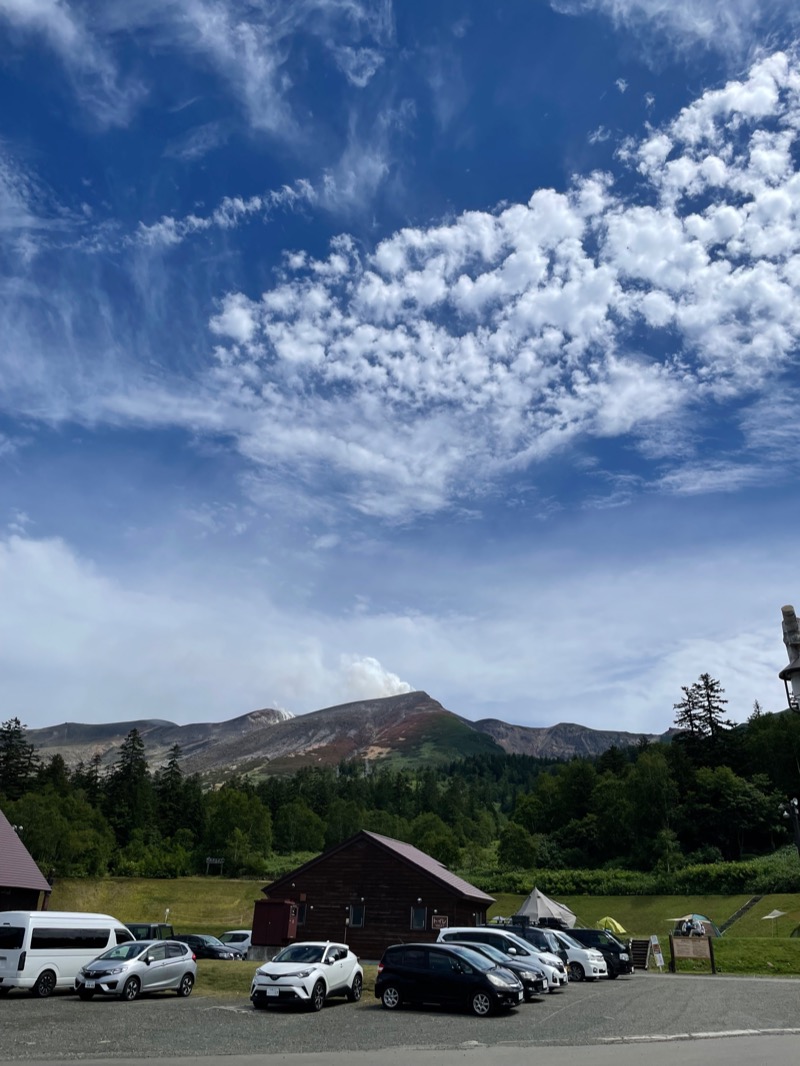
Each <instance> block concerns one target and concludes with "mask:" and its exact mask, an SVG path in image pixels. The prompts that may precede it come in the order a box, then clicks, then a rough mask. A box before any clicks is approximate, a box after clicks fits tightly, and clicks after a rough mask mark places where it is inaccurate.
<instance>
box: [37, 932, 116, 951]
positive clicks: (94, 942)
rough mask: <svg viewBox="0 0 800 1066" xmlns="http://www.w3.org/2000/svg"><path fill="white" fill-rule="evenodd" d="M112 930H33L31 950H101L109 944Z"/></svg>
mask: <svg viewBox="0 0 800 1066" xmlns="http://www.w3.org/2000/svg"><path fill="white" fill-rule="evenodd" d="M110 933H111V930H110V929H67V928H64V929H58V928H56V927H53V928H51V929H43V928H41V927H40V928H38V929H33V930H32V932H31V950H33V951H54V950H59V951H70V950H72V951H75V950H78V951H80V950H83V949H87V950H94V949H95V948H97V950H98V951H99V950H101V949H102V948H104V947H105V946H106V945H107V944H108V937H109V935H110Z"/></svg>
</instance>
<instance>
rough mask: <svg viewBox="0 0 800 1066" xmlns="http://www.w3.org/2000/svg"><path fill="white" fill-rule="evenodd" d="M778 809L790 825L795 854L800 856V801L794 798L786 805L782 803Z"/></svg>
mask: <svg viewBox="0 0 800 1066" xmlns="http://www.w3.org/2000/svg"><path fill="white" fill-rule="evenodd" d="M778 809H779V810H780V812H781V814H782V815H783V817H784V818H787V819H788V820H789V821H790V822H791V823H792V836H793V837H794V843H795V847H796V848H797V854H798V855H800V800H798V798H797V796H795V797H794V798H793V799H790V800H789V802H788V803H782V804H781V805H780V807H779V808H778Z"/></svg>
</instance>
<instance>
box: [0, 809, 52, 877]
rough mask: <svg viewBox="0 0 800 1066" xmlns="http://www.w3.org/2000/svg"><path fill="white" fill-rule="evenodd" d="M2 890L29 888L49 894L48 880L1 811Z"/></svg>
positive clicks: (0, 858)
mask: <svg viewBox="0 0 800 1066" xmlns="http://www.w3.org/2000/svg"><path fill="white" fill-rule="evenodd" d="M0 888H28V889H32V890H33V891H34V892H49V891H50V885H49V883H48V881H47V878H46V877H45V876H44V874H43V873H42V871H41V870H40V869H39V867H38V866H37V865H36V863H35V862H34V861H33V858H32V857H31V853H30V852H29V851H28V849H27V848H26V847H25V845H24V844H23V843H22V841H21V840H20V838H19V837H18V836H17V831H16V830H15V829H14V826H13V825H12V824H11V822H9V820H8V818H6V816H5V815H4V814H3V812H2V811H0Z"/></svg>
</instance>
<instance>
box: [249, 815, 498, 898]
mask: <svg viewBox="0 0 800 1066" xmlns="http://www.w3.org/2000/svg"><path fill="white" fill-rule="evenodd" d="M359 838H366V839H367V840H369V841H371V842H372V843H373V844H377V846H378V847H380V848H383V849H384V850H386V851H389V852H391V853H392V854H393V855H395V856H396V857H397V858H398V859H400V860H401V861H402V862H405V863H408V864H409V865H410V866H416V867H417V868H418V869H419V870H421V871H422V872H423V873H425V874H427V875H428V876H429V877H433V878H434V879H435V880H437V881H440V882H441V883H442V884H444V885H447V887H448V888H450V889H452V890H453V891H454V892H456V893H457V894H458V895H459V896H461V897H462V898H464V899H469V900H474V901H475V902H477V903H486V904H491V903H494V896H487V894H486V893H485V892H481V890H480V889H479V888H476V887H475V886H474V885H471V884H470V883H469V881H465V880H464V879H463V878H462V877H458V876H457V875H456V874H454V873H452V872H451V871H450V870H448V869H447V867H446V866H444V865H442V863H440V862H439V860H438V859H434V858H433V856H432V855H428V854H426V853H425V852H424V851H420V850H419V848H415V847H414V846H413V845H412V844H406V843H405V842H404V841H402V840H395V839H394V838H393V837H385V836H381V834H380V833H371V832H370V831H369V830H367V829H362V830H361V831H360V832H358V833H356V834H355V836H352V837H350V838H349V839H348V840H345V841H343V842H342V843H341V844H337V845H336V847H334V848H331V849H330V850H329V851H325V852H323V853H322V855H317V857H316V858H314V859H311V860H310V861H309V862H306V863H304V864H303V865H302V866H299V867H298V868H297V869H296V870H293V871H292V872H291V873H288V874H284V875H283V877H279V878H278V879H277V880H275V881H273V882H272V884H270V885H267V886H266V888H264V889H263V890H262V891H264V892H267V890H268V889H272V888H273V887H275V886H279V885H281V884H284V883H285V882H289V881H291V880H292V879H293V878H294V877H296V876H297V875H298V874H300V873H303V872H304V871H305V870H308V869H310V868H311V867H312V866H316V865H317V863H320V862H323V861H324V860H325V859H327V858H329V857H330V856H331V855H335V854H336V852H337V851H341V850H342V849H343V848H347V847H349V846H350V845H351V844H352V843H353V842H354V841H356V840H358V839H359Z"/></svg>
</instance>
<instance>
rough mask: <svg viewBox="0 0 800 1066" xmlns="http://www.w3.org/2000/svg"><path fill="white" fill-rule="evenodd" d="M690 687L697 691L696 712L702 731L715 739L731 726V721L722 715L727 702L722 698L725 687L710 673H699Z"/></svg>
mask: <svg viewBox="0 0 800 1066" xmlns="http://www.w3.org/2000/svg"><path fill="white" fill-rule="evenodd" d="M692 688H694V689H695V690H696V693H697V703H698V713H699V717H700V722H701V723H702V726H703V731H704V732H705V734H706V736H709V737H711V738H712V740H716V739H717V737H718V736H719V735H720V734H721V733H723V732H724V731H725V730H727V729H731V728H732V727H733V722H731V721H730V719H727V718H725V717H724V713H725V704H726V703H727V702H728V701H727V700H726V699H723V693H724V692H725V689H724V688H723V687H722V685H721V684H720V683H719V681H717V680H716V679H715V678H713V677H712V676H711V674H701V675H700V678H699V680H698V681H696V682H695V684H694V685H693V686H692Z"/></svg>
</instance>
